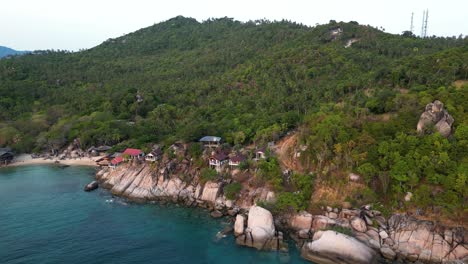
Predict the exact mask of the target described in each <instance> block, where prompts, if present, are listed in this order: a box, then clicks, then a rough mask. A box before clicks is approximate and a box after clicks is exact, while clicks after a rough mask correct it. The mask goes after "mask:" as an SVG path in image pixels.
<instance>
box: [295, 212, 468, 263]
mask: <svg viewBox="0 0 468 264" xmlns="http://www.w3.org/2000/svg"><path fill="white" fill-rule="evenodd" d="M288 225H289V227H290V228H291V229H292V236H293V238H295V240H296V241H297V243H298V245H299V246H300V247H301V252H302V255H303V257H305V258H307V259H309V260H312V261H314V262H319V263H372V262H374V261H376V259H377V256H378V255H381V256H382V257H384V258H385V259H388V260H395V259H399V260H401V261H405V262H415V261H421V262H424V263H444V262H449V261H455V260H468V245H467V243H468V233H467V231H466V230H465V229H464V228H452V229H445V230H444V229H443V228H442V227H437V226H436V225H435V224H433V223H432V222H429V221H421V220H417V219H415V218H413V217H410V216H404V215H393V216H391V217H390V218H389V219H388V221H387V219H386V218H385V217H383V216H382V214H381V213H380V212H379V211H377V210H372V209H371V207H370V206H364V207H362V208H361V209H341V210H339V209H338V208H331V207H327V208H326V209H325V210H324V212H323V215H311V214H309V213H307V212H302V213H299V214H296V215H293V216H292V217H290V218H289V219H288ZM325 230H326V231H325ZM343 231H346V232H343ZM343 233H346V234H343ZM379 253H380V254H379ZM340 259H341V260H342V261H339V260H340ZM327 261H329V262H327Z"/></svg>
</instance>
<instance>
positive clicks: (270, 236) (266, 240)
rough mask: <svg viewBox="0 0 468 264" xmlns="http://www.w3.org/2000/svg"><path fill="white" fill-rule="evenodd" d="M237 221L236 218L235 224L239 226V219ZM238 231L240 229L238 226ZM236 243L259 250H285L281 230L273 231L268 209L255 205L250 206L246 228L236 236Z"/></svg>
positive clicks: (285, 246)
mask: <svg viewBox="0 0 468 264" xmlns="http://www.w3.org/2000/svg"><path fill="white" fill-rule="evenodd" d="M237 222H238V221H237V219H236V224H237V225H238V226H240V225H241V224H240V222H241V219H239V223H237ZM238 231H240V227H239V228H238ZM236 243H237V244H239V245H243V246H248V247H254V248H257V249H261V250H285V249H286V248H287V244H286V243H284V242H283V235H282V234H281V232H276V231H275V226H274V224H273V216H272V215H271V213H270V211H268V210H266V209H264V208H262V207H260V206H255V205H254V206H252V207H251V208H250V210H249V216H248V220H247V228H246V229H245V231H244V234H241V235H238V236H237V237H236Z"/></svg>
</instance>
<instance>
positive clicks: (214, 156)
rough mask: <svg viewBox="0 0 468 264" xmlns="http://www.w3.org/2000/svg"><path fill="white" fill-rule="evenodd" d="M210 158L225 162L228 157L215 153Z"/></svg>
mask: <svg viewBox="0 0 468 264" xmlns="http://www.w3.org/2000/svg"><path fill="white" fill-rule="evenodd" d="M211 158H212V159H216V160H220V161H221V160H227V159H228V158H229V157H228V156H227V155H226V154H224V153H216V154H214V155H213V156H211Z"/></svg>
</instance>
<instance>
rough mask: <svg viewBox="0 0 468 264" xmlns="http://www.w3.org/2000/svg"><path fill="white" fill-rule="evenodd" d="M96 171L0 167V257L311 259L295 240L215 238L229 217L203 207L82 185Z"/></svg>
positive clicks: (34, 260)
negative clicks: (268, 246)
mask: <svg viewBox="0 0 468 264" xmlns="http://www.w3.org/2000/svg"><path fill="white" fill-rule="evenodd" d="M93 178H94V169H91V168H86V167H68V168H65V169H61V168H57V167H53V166H27V167H17V168H3V169H0V263H4V264H5V263H8V264H13V263H236V264H237V263H308V262H306V261H304V260H302V259H300V256H299V253H298V251H297V250H296V249H295V248H294V246H292V245H291V246H290V248H291V250H290V251H291V252H290V254H289V255H285V254H279V253H276V252H260V251H257V250H255V249H251V248H245V247H240V246H237V245H236V244H235V242H234V238H233V237H232V235H230V236H228V237H226V238H222V239H217V238H216V234H217V232H218V231H220V230H222V229H223V227H225V226H226V225H230V224H231V223H229V222H228V221H227V219H221V220H219V219H212V218H211V217H210V216H209V214H208V212H207V211H205V210H202V209H198V208H182V207H177V206H174V205H172V206H159V205H155V204H147V205H139V204H132V203H128V202H126V201H125V200H122V199H118V198H113V197H112V196H111V195H110V194H109V192H107V191H106V190H103V189H98V190H96V191H94V192H90V193H86V192H84V191H83V186H84V185H85V184H87V183H89V182H90V181H91V180H92V179H93ZM111 200H112V201H111Z"/></svg>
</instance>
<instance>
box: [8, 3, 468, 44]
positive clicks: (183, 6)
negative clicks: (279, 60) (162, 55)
mask: <svg viewBox="0 0 468 264" xmlns="http://www.w3.org/2000/svg"><path fill="white" fill-rule="evenodd" d="M2 8H3V10H8V12H5V13H4V14H2V16H0V24H3V25H8V26H4V27H1V28H0V46H5V47H9V48H12V49H15V50H28V51H33V50H68V51H78V50H80V49H89V48H92V47H95V46H97V45H99V44H101V43H102V42H104V41H105V40H107V39H109V38H117V37H120V36H123V35H125V34H128V33H131V32H134V31H136V30H139V29H141V28H145V27H148V26H151V25H154V24H158V23H161V22H163V21H167V20H169V19H171V18H174V17H176V16H184V17H191V18H194V19H196V20H197V21H199V22H203V21H206V20H208V19H210V18H222V17H229V18H233V19H235V20H237V21H241V22H247V21H249V20H257V19H267V20H270V21H281V20H289V21H292V22H296V23H300V24H303V25H307V26H310V27H313V26H315V25H316V24H326V23H328V22H329V21H330V20H335V21H337V22H341V21H342V22H350V21H356V22H358V23H359V24H361V25H370V26H373V27H375V28H379V29H381V28H384V29H385V30H384V31H385V32H387V33H391V34H401V33H402V32H403V31H408V30H409V29H410V23H411V14H412V13H414V19H413V24H414V30H413V33H414V34H415V35H417V36H419V35H420V32H421V25H422V13H423V10H427V9H428V10H429V19H428V30H427V36H437V37H454V36H455V37H458V36H459V35H464V36H465V35H467V34H468V23H467V22H466V21H464V17H465V14H464V12H465V10H467V9H468V3H467V2H465V1H461V0H448V1H444V2H440V1H435V0H433V1H422V0H416V1H403V0H395V1H392V2H386V1H382V2H381V3H377V4H376V1H372V0H358V1H354V2H352V3H350V2H342V1H339V0H328V1H326V2H319V1H306V0H289V1H288V2H287V3H286V2H284V1H277V0H270V1H265V0H257V1H247V0H238V1H236V2H232V1H222V0H221V1H220V0H218V1H214V0H200V1H196V2H194V1H187V0H173V1H171V2H159V1H151V0H140V1H138V4H135V3H133V4H132V3H130V2H129V1H125V0H114V1H111V0H101V1H97V2H94V1H92V0H81V1H73V0H70V1H67V4H66V5H64V4H63V2H62V1H60V0H44V1H40V2H39V1H32V0H17V1H15V2H12V1H10V2H6V3H3V4H2Z"/></svg>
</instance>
